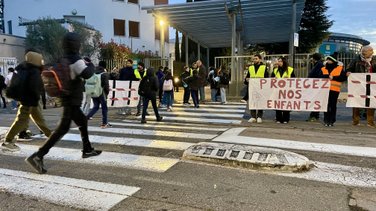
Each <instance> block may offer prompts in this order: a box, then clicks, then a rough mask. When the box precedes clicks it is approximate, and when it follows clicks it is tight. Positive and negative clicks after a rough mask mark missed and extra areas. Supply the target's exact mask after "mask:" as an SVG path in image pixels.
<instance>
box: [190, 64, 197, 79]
mask: <svg viewBox="0 0 376 211" xmlns="http://www.w3.org/2000/svg"><path fill="white" fill-rule="evenodd" d="M194 70H197V64H196V62H193V63H192V67H191V68H190V73H191V76H193V71H194Z"/></svg>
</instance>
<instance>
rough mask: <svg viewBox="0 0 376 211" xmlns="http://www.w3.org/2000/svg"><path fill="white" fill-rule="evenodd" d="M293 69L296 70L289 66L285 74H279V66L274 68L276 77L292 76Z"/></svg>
mask: <svg viewBox="0 0 376 211" xmlns="http://www.w3.org/2000/svg"><path fill="white" fill-rule="evenodd" d="M293 71H294V68H292V67H288V68H287V71H285V72H284V73H283V75H282V76H281V74H279V72H278V68H274V70H273V72H274V75H275V77H276V78H291V74H292V72H293Z"/></svg>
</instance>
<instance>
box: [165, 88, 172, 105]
mask: <svg viewBox="0 0 376 211" xmlns="http://www.w3.org/2000/svg"><path fill="white" fill-rule="evenodd" d="M172 95H173V92H172V91H164V93H163V97H165V99H166V106H167V107H170V106H172V102H173V96H172Z"/></svg>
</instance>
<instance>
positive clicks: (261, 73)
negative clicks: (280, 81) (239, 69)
mask: <svg viewBox="0 0 376 211" xmlns="http://www.w3.org/2000/svg"><path fill="white" fill-rule="evenodd" d="M265 70H266V65H264V64H262V65H260V66H259V69H258V70H257V73H256V69H255V65H251V66H249V68H248V72H249V77H250V78H264V76H265Z"/></svg>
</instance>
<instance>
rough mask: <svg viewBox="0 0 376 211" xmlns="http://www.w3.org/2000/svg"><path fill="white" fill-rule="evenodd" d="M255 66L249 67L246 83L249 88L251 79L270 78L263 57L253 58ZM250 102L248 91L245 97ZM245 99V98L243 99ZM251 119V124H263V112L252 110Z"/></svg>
mask: <svg viewBox="0 0 376 211" xmlns="http://www.w3.org/2000/svg"><path fill="white" fill-rule="evenodd" d="M252 60H253V64H252V65H251V66H249V68H248V73H247V76H246V77H245V83H246V85H247V86H248V83H249V80H250V79H251V78H268V77H269V72H268V68H267V67H266V65H265V64H264V63H262V61H261V60H262V57H261V55H260V54H256V55H254V56H253V58H252ZM245 98H246V100H248V89H247V94H246V96H245ZM243 99H244V98H243ZM250 113H251V118H250V119H249V120H248V122H250V123H255V122H257V123H262V116H263V113H264V111H263V110H250Z"/></svg>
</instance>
